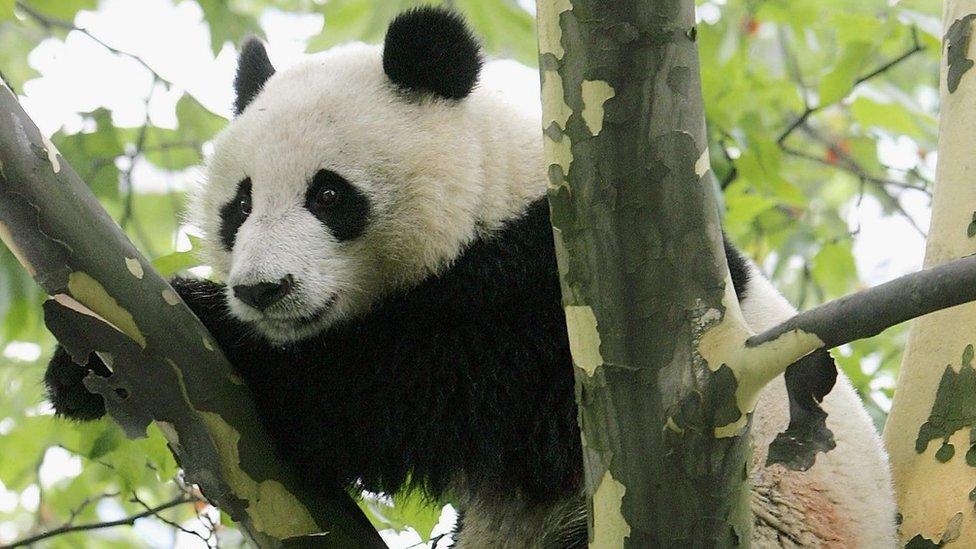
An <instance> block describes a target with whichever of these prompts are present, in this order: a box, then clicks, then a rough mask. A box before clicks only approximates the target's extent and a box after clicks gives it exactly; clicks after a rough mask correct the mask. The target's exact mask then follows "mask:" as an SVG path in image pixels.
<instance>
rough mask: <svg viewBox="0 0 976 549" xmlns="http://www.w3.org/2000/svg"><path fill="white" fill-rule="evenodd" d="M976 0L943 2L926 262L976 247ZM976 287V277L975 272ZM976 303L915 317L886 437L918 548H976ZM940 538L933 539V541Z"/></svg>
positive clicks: (907, 529)
mask: <svg viewBox="0 0 976 549" xmlns="http://www.w3.org/2000/svg"><path fill="white" fill-rule="evenodd" d="M974 20H976V1H974V0H947V1H946V2H945V6H944V17H943V24H944V29H945V37H944V41H943V52H942V53H943V56H942V70H941V77H940V88H941V117H940V118H941V122H940V127H939V166H938V170H937V174H936V182H935V194H934V198H933V203H932V225H931V229H930V231H929V237H928V242H927V246H926V252H925V265H926V266H927V267H931V266H935V265H938V264H942V263H945V262H947V261H949V260H953V259H955V258H959V257H963V256H968V255H971V254H974V253H976V212H974V210H976V184H974V181H973V174H974V173H976V156H974V154H973V153H974V150H976V140H974V134H973V127H974V126H976V78H974V75H976V71H973V70H971V69H972V67H973V61H972V59H974V58H976V55H974V54H973V49H972V40H971V39H970V37H971V35H972V33H973V22H974ZM970 284H972V285H974V286H976V278H974V277H971V278H970ZM974 344H976V304H968V305H963V306H959V307H955V308H953V309H948V310H944V311H941V312H938V313H935V314H932V315H930V316H927V317H924V318H921V319H919V320H916V321H915V323H914V325H913V326H912V328H911V331H910V333H909V340H908V346H907V347H906V350H905V356H904V361H903V363H902V367H901V374H900V375H899V378H898V385H897V388H896V391H895V400H894V403H893V404H892V407H891V414H890V415H889V416H888V422H887V424H886V425H885V432H884V438H885V443H886V446H887V448H888V452H889V454H890V455H891V465H892V472H893V473H894V480H895V492H896V495H897V497H898V506H899V509H900V512H901V515H902V524H901V536H902V539H903V541H904V542H905V543H909V542H911V543H912V544H913V546H914V547H935V546H936V545H934V544H939V543H940V542H948V541H950V540H953V539H955V540H956V545H958V546H960V547H972V546H976V513H974V509H973V505H974V501H976V469H974V468H973V467H976V369H974V367H976V364H974V363H973V354H974V353H973V346H974ZM929 543H931V544H929Z"/></svg>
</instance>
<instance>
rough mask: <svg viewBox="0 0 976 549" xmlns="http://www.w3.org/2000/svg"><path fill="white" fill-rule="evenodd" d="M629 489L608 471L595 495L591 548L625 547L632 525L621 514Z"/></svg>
mask: <svg viewBox="0 0 976 549" xmlns="http://www.w3.org/2000/svg"><path fill="white" fill-rule="evenodd" d="M626 493H627V487H626V486H624V485H623V484H621V483H620V482H618V481H617V480H616V479H614V478H613V475H611V474H610V471H607V472H606V473H604V475H603V479H602V480H600V485H599V486H597V487H596V492H594V493H593V543H591V544H590V547H600V548H603V547H623V546H624V540H626V539H627V536H629V535H630V525H629V524H627V520H626V519H625V518H624V515H623V513H622V512H621V505H622V504H623V500H624V494H626Z"/></svg>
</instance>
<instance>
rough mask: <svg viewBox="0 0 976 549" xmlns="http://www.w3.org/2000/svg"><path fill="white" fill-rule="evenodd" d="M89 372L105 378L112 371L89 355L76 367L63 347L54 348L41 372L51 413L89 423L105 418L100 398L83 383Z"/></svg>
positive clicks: (98, 359)
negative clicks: (44, 369) (49, 360)
mask: <svg viewBox="0 0 976 549" xmlns="http://www.w3.org/2000/svg"><path fill="white" fill-rule="evenodd" d="M89 372H95V373H96V374H98V375H100V376H104V377H108V376H109V375H111V373H112V372H110V371H109V369H108V368H107V367H106V366H105V363H103V362H102V360H101V359H100V358H98V356H97V355H95V354H94V353H92V355H91V356H90V357H88V363H87V364H78V363H76V362H75V361H74V360H72V358H71V355H70V354H68V351H66V350H65V349H64V347H62V346H60V345H58V346H57V347H56V348H55V349H54V356H52V357H51V362H49V363H48V366H47V371H46V372H45V373H44V385H45V386H47V396H48V399H49V400H50V401H51V404H53V405H54V412H55V413H56V414H57V415H59V416H62V417H66V418H69V419H76V420H79V421H91V420H94V419H98V418H100V417H102V416H103V415H105V401H104V400H103V399H102V397H101V395H96V394H94V393H91V392H89V391H88V388H87V387H85V384H84V382H83V380H84V379H85V377H86V376H87V375H88V373H89Z"/></svg>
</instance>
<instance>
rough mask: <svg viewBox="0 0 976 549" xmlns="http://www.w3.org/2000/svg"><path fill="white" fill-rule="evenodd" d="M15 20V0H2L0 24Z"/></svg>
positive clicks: (0, 3)
mask: <svg viewBox="0 0 976 549" xmlns="http://www.w3.org/2000/svg"><path fill="white" fill-rule="evenodd" d="M13 18H14V0H0V22H3V21H9V20H11V19H13Z"/></svg>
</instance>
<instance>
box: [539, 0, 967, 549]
mask: <svg viewBox="0 0 976 549" xmlns="http://www.w3.org/2000/svg"><path fill="white" fill-rule="evenodd" d="M537 5H538V17H539V45H540V62H539V65H540V72H541V78H542V103H543V121H542V122H543V123H542V127H543V130H544V145H545V156H546V161H547V163H548V175H549V201H550V209H551V213H552V224H553V234H554V240H555V246H556V252H557V257H558V260H559V271H560V278H561V282H562V290H563V305H564V308H565V311H566V322H567V326H568V332H569V341H570V346H571V350H572V354H573V362H574V373H575V377H576V381H577V384H576V387H577V390H576V396H577V403H578V405H579V422H580V429H581V436H582V442H583V459H584V471H585V476H586V479H585V492H586V496H587V500H588V505H589V509H588V511H589V517H590V524H589V535H590V543H591V546H592V547H600V548H603V547H616V546H626V547H670V546H687V545H692V546H701V547H705V546H707V547H729V546H736V545H748V544H749V541H750V530H751V524H752V518H751V509H750V506H749V501H750V498H749V482H748V478H747V462H748V459H749V456H750V452H751V448H750V443H749V439H748V429H749V418H750V414H751V412H752V410H753V409H754V408H755V403H756V400H757V398H758V395H759V392H760V391H761V390H762V388H763V387H764V386H765V385H766V384H767V383H768V382H769V381H771V380H772V379H774V378H775V377H776V376H777V375H779V374H780V373H782V372H783V371H784V370H785V369H786V368H787V366H789V365H790V364H791V363H793V362H795V361H797V360H798V359H800V358H802V357H803V356H805V355H807V354H809V353H811V352H813V351H815V350H817V349H821V348H831V347H835V346H838V345H842V344H844V343H847V342H850V341H853V340H855V339H859V338H863V337H870V336H873V335H876V334H877V333H879V332H880V331H881V330H883V329H885V328H886V327H889V326H892V325H894V324H897V323H899V322H903V321H905V320H908V319H910V318H914V317H916V316H919V315H923V314H927V313H929V312H932V311H934V310H938V309H942V308H945V307H952V306H955V305H958V304H960V303H966V302H968V301H972V300H974V299H976V284H973V283H972V280H973V279H974V278H976V257H973V258H966V259H958V260H956V261H952V262H948V263H946V264H944V265H940V266H938V267H937V268H933V269H929V270H925V271H921V272H918V273H913V274H911V275H907V276H905V277H902V278H901V279H898V280H895V281H892V282H889V283H886V284H883V285H880V286H878V287H876V288H871V289H868V290H865V291H862V292H859V293H857V294H853V295H851V296H847V297H845V298H843V299H840V300H837V301H835V302H832V303H828V304H826V305H823V306H821V307H818V308H816V309H814V310H811V311H809V312H806V313H803V314H800V315H797V316H796V317H794V318H793V319H791V320H789V321H787V322H784V323H782V324H781V325H779V326H776V327H774V328H772V329H770V330H768V331H766V332H764V333H762V334H758V335H755V334H753V333H752V332H751V331H750V329H749V328H748V326H747V325H746V323H745V321H744V320H743V318H742V313H741V311H740V310H739V307H738V301H737V299H736V296H735V292H734V290H733V288H732V284H731V280H730V277H729V273H728V268H727V266H726V264H725V254H724V253H723V250H722V237H721V232H720V229H719V219H718V209H717V205H716V200H715V192H716V186H715V184H714V183H713V177H712V175H711V173H710V170H709V164H708V151H707V147H706V142H705V136H706V133H705V128H704V116H703V105H702V96H701V90H700V81H699V72H698V71H699V67H698V57H697V48H696V44H695V38H696V35H697V29H696V28H695V17H694V2H693V1H692V0H615V1H610V0H538V2H537ZM967 38H968V35H967ZM969 112H970V113H972V112H976V109H969ZM962 127H971V125H970V124H964V125H960V128H962ZM958 142H959V143H967V142H968V141H967V140H964V139H962V138H960V140H959V141H958ZM969 152H971V151H969ZM974 188H976V187H972V185H970V189H974ZM970 192H973V191H972V190H970ZM960 198H961V197H960V196H956V198H955V201H954V202H955V204H956V206H957V207H960V205H964V204H968V205H969V207H970V209H972V204H976V200H969V201H966V200H964V199H960ZM957 213H958V219H956V218H955V217H954V218H953V220H952V221H951V223H950V224H951V226H952V230H954V231H957V232H958V233H959V234H964V233H965V232H966V230H960V228H961V227H963V225H966V226H967V227H968V229H969V230H970V234H976V222H974V223H972V224H970V222H973V221H974V218H973V217H972V212H971V211H969V212H957ZM963 214H965V215H963ZM964 217H965V218H966V219H963V218H964ZM963 221H965V223H963ZM953 234H956V233H953ZM970 242H971V241H970ZM967 245H968V248H966V249H967V250H969V251H968V252H967V253H970V252H972V244H971V243H970V244H967ZM953 253H954V254H955V255H953V257H956V256H958V255H961V253H962V252H953ZM970 310H971V309H970ZM948 314H955V313H953V312H950V313H948ZM972 320H973V315H972V314H970V317H969V321H970V322H972ZM960 324H962V322H960ZM969 326H970V327H972V324H971V323H970V324H969ZM960 333H962V332H960ZM965 333H966V334H972V333H973V332H972V331H971V330H970V331H967V332H965ZM953 352H954V353H957V355H956V359H955V361H956V362H958V361H959V356H961V353H962V352H963V351H962V347H960V348H959V349H958V351H953ZM967 353H968V354H967V355H966V357H968V358H965V357H964V358H963V361H966V360H969V361H971V360H972V358H973V357H972V354H973V353H972V349H971V348H970V350H969V351H967ZM939 360H940V361H943V362H944V361H945V359H943V358H940V359H939ZM941 363H942V362H940V364H941ZM970 383H971V385H970V386H971V388H972V393H971V394H976V372H974V375H973V377H972V378H971V381H970ZM969 398H972V397H971V396H969ZM972 415H973V416H974V423H976V406H974V407H973V414H972ZM967 425H968V424H967ZM974 433H976V431H974ZM974 440H976V435H974ZM972 454H973V456H974V461H973V463H976V450H973V452H972ZM968 489H969V488H967V489H966V490H967V491H968ZM974 494H976V492H974Z"/></svg>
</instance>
